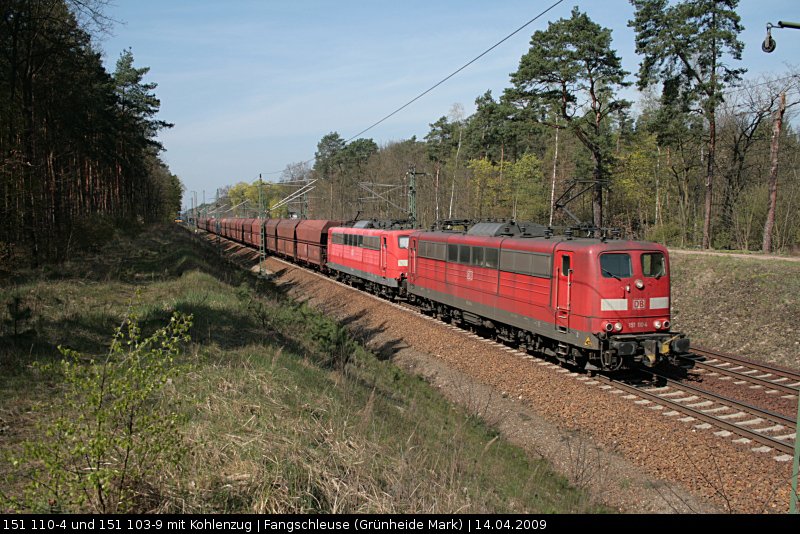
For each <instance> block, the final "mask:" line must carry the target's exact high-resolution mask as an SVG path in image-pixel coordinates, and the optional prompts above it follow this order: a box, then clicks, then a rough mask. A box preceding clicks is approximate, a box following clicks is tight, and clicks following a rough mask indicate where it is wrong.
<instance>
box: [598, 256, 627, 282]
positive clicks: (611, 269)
mask: <svg viewBox="0 0 800 534" xmlns="http://www.w3.org/2000/svg"><path fill="white" fill-rule="evenodd" d="M600 269H601V270H602V273H603V277H604V278H616V279H622V278H630V277H631V276H632V275H633V266H632V265H631V257H630V255H629V254H601V255H600Z"/></svg>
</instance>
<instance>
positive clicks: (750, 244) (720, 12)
mask: <svg viewBox="0 0 800 534" xmlns="http://www.w3.org/2000/svg"><path fill="white" fill-rule="evenodd" d="M632 4H633V5H634V8H635V17H634V19H633V20H631V21H629V26H630V28H631V31H633V32H635V36H636V51H637V54H639V56H640V59H641V63H640V70H639V72H638V73H629V72H626V71H624V70H623V68H622V67H621V61H620V57H619V55H618V53H617V51H616V50H615V49H614V48H613V45H612V38H611V31H610V30H609V29H607V28H603V27H601V26H600V25H598V24H596V23H595V22H594V21H592V20H591V19H590V18H589V17H588V15H586V14H585V13H582V12H581V11H580V10H579V9H577V8H575V9H574V10H573V11H572V13H571V16H570V17H569V18H564V19H560V20H557V21H554V22H551V23H550V24H549V26H548V27H547V29H545V30H540V31H536V32H534V33H533V35H532V37H531V41H530V49H529V50H528V51H527V52H526V53H525V54H524V55H523V56H522V57H521V59H520V62H519V67H518V69H517V71H516V72H514V73H512V74H511V75H510V80H509V82H510V83H509V86H508V87H507V88H506V89H505V90H504V92H503V94H501V95H493V94H492V93H491V92H490V91H487V92H486V93H484V94H482V95H478V96H477V98H476V99H475V112H474V113H472V114H471V115H469V116H466V114H465V111H464V107H463V105H460V104H454V105H453V106H452V108H451V109H450V110H449V112H448V113H447V114H446V115H444V116H442V117H439V118H437V119H435V120H432V122H431V123H430V124H429V130H428V133H427V134H426V135H425V136H424V139H417V138H416V137H414V138H411V139H405V140H398V141H393V142H389V143H386V144H384V145H382V146H379V145H378V144H377V143H376V142H375V141H374V140H373V139H369V138H358V139H353V140H346V139H344V138H343V137H342V136H341V135H340V134H339V133H338V132H335V131H334V132H331V133H328V134H326V135H324V136H323V137H322V138H321V139H320V141H319V143H318V145H317V147H316V151H315V154H314V155H315V159H314V160H312V161H313V164H312V161H309V162H301V163H294V164H291V165H289V166H287V168H286V170H285V171H284V173H283V176H282V177H281V179H280V180H281V181H282V182H292V184H293V185H287V186H284V187H282V186H281V185H280V184H281V181H279V182H277V184H270V185H264V186H262V187H261V198H262V201H261V202H262V203H261V204H260V205H261V206H262V208H264V209H262V210H261V211H262V212H264V213H266V212H267V208H273V209H271V210H269V214H270V215H271V216H286V215H287V213H289V212H292V213H293V214H295V215H297V216H307V217H312V218H332V219H340V220H351V219H354V218H356V217H359V218H372V217H374V218H379V219H403V218H407V217H408V216H409V211H410V210H409V200H408V198H409V197H408V189H409V187H411V186H412V183H413V186H414V188H415V190H416V221H415V222H416V224H417V225H419V226H423V227H428V226H430V225H432V224H433V223H434V222H435V221H441V220H444V219H486V218H505V219H509V218H513V219H516V220H521V221H522V220H524V221H533V222H537V223H542V224H552V225H553V226H575V225H577V224H578V222H577V221H580V222H581V223H584V227H605V228H619V229H621V230H622V232H623V234H624V235H626V236H629V237H632V238H637V239H646V240H653V241H658V242H662V243H665V244H668V245H671V246H678V247H702V248H715V249H736V250H753V251H758V250H764V251H773V252H780V251H783V252H790V251H796V250H797V247H798V244H799V243H800V214H799V213H798V210H797V205H798V202H800V177H799V176H798V171H797V169H798V163H800V161H798V159H799V158H800V150H798V149H799V148H800V137H798V134H797V132H796V131H795V129H794V128H793V127H792V117H793V115H792V110H793V108H794V106H795V105H796V104H797V103H798V100H800V72H798V71H796V70H787V71H786V72H782V73H777V74H775V75H772V76H768V77H761V78H749V77H747V73H746V72H745V70H744V69H742V68H737V67H736V63H737V61H739V60H740V58H741V53H742V50H743V48H744V44H743V43H742V42H741V41H740V40H739V38H738V34H739V33H740V32H741V31H742V27H741V23H740V19H739V16H738V15H737V13H736V7H737V4H738V2H737V1H735V0H726V1H716V0H692V1H682V2H672V3H669V2H667V1H665V0H632ZM634 84H635V86H636V87H637V88H638V89H639V93H638V94H639V95H641V98H640V100H639V101H638V102H636V103H633V102H630V101H627V100H625V99H624V98H622V97H621V96H620V95H621V94H622V93H623V92H624V90H625V89H626V88H628V87H631V86H633V85H634ZM411 169H413V172H414V180H413V182H412V180H411V175H410V174H409V171H410V170H411ZM298 184H300V185H303V184H313V190H312V191H310V192H308V193H305V194H301V195H297V198H296V199H295V200H294V201H293V202H290V203H288V204H282V205H279V204H278V201H279V199H281V198H285V197H287V196H290V195H291V194H292V193H294V192H297V191H298V188H299V186H300V185H298ZM258 190H259V184H258V182H257V181H256V182H255V183H244V182H242V183H239V184H235V185H232V186H228V187H225V188H223V189H222V190H221V194H222V198H221V199H218V200H217V201H216V203H213V202H212V203H208V204H207V205H205V206H204V207H203V208H204V211H203V213H211V214H214V213H220V214H221V213H233V214H235V215H246V214H247V215H255V214H257V213H258V211H259V210H258V206H259V203H258V202H259V191H258ZM580 191H585V194H583V195H581V196H579V197H578V198H576V199H575V200H574V201H573V202H571V203H569V204H568V205H567V206H566V208H567V210H568V211H569V212H571V213H573V214H574V215H575V218H574V219H573V218H572V217H570V216H569V214H568V213H567V212H566V211H565V210H556V211H555V213H551V205H552V204H553V201H554V200H556V201H557V200H558V199H559V198H562V195H565V193H566V196H565V197H563V198H564V199H569V198H571V197H572V196H574V194H575V193H577V192H580ZM195 205H196V204H195ZM215 209H216V210H217V211H216V212H215V211H214V210H215ZM575 219H577V221H576V220H575Z"/></svg>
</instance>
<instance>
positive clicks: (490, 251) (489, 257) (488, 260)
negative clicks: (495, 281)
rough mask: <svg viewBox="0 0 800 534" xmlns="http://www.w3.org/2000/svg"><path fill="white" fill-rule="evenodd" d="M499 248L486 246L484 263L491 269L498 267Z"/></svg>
mask: <svg viewBox="0 0 800 534" xmlns="http://www.w3.org/2000/svg"><path fill="white" fill-rule="evenodd" d="M499 252H500V251H499V250H497V249H496V248H486V249H484V255H483V265H484V267H488V268H489V269H497V257H498V255H499Z"/></svg>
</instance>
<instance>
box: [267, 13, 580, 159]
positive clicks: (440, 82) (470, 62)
mask: <svg viewBox="0 0 800 534" xmlns="http://www.w3.org/2000/svg"><path fill="white" fill-rule="evenodd" d="M563 2H564V0H558V1H556V2H554V3H553V4H551V5H550V6H549V7H547V8H546V9H544V10H543V11H542V12H541V13H539V14H538V15H536V16H535V17H533V18H532V19H530V20H529V21H528V22H526V23H525V24H523V25H522V26H520V27H519V28H517V29H516V30H514V31H513V32H511V33H509V34H508V35H506V36H505V37H503V38H502V39H500V40H499V41H497V42H496V43H495V44H493V45H492V46H490V47H489V48H487V49H486V50H484V51H483V52H481V53H480V54H478V55H477V56H475V57H474V58H472V59H471V60H469V61H467V62H466V63H464V64H463V65H462V66H460V67H459V68H457V69H456V70H454V71H453V72H451V73H450V74H448V75H447V76H445V77H444V78H442V79H441V80H439V81H438V82H436V83H435V84H433V85H432V86H430V87H429V88H428V89H425V90H424V91H422V92H421V93H419V94H418V95H417V96H415V97H414V98H412V99H411V100H409V101H408V102H406V103H405V104H403V105H402V106H400V107H399V108H397V109H395V110H394V111H392V112H391V113H389V114H388V115H386V116H384V117H383V118H381V119H379V120H377V121H375V122H374V123H372V124H370V125H369V126H367V127H366V128H364V129H363V130H361V131H360V132H358V133H357V134H355V135H353V136H351V137H349V138H348V139H346V140H345V143H349V142H350V141H352V140H354V139H356V138H358V137H360V136H361V135H364V134H365V133H367V132H368V131H370V130H372V129H373V128H375V127H376V126H378V125H379V124H381V123H383V122H385V121H387V120H388V119H390V118H392V117H394V116H395V115H397V114H398V113H400V112H401V111H403V110H404V109H406V108H407V107H408V106H410V105H411V104H413V103H414V102H416V101H417V100H419V99H420V98H422V97H424V96H425V95H427V94H428V93H430V92H431V91H433V90H434V89H436V88H437V87H439V86H440V85H442V84H443V83H445V82H446V81H448V80H449V79H450V78H452V77H454V76H456V75H457V74H458V73H460V72H461V71H463V70H464V69H466V68H467V67H469V66H470V65H472V64H473V63H475V62H476V61H478V60H479V59H481V58H482V57H483V56H485V55H486V54H488V53H489V52H491V51H492V50H494V49H495V48H497V47H498V46H500V45H501V44H503V43H504V42H506V41H508V40H509V39H511V38H512V37H514V36H515V35H516V34H518V33H519V32H521V31H522V30H524V29H525V28H527V27H528V26H530V25H531V24H533V23H534V22H536V21H537V20H539V19H540V18H542V17H543V16H544V15H546V14H547V13H548V12H550V11H552V10H553V9H555V8H556V7H557V6H558V5H559V4H562V3H563ZM315 159H317V158H316V157H313V158H310V159H308V160H306V161H304V162H303V164H304V165H308V164H309V163H311V162H312V161H314V160H315ZM282 172H283V170H280V171H270V172H265V173H262V174H279V173H282Z"/></svg>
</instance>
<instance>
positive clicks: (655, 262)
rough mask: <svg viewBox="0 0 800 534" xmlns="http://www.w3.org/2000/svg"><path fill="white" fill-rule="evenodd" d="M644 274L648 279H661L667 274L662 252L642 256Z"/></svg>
mask: <svg viewBox="0 0 800 534" xmlns="http://www.w3.org/2000/svg"><path fill="white" fill-rule="evenodd" d="M642 274H643V275H644V276H647V277H648V278H661V277H662V276H664V275H665V274H667V263H666V261H664V255H663V254H662V253H660V252H648V253H646V254H642Z"/></svg>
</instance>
